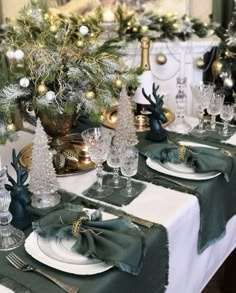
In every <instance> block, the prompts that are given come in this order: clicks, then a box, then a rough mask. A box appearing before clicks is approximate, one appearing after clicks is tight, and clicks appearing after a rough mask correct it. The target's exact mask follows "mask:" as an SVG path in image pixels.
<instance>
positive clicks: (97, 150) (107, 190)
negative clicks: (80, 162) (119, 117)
mask: <svg viewBox="0 0 236 293" xmlns="http://www.w3.org/2000/svg"><path fill="white" fill-rule="evenodd" d="M81 136H82V138H83V140H84V142H85V143H86V145H87V147H88V153H89V156H90V159H91V161H93V162H94V163H95V165H96V174H97V182H96V184H95V188H94V189H90V190H89V193H90V194H91V195H92V196H94V197H97V198H102V197H106V196H108V195H110V194H111V193H112V187H110V186H107V185H103V165H102V164H103V163H104V162H105V161H106V159H107V156H108V153H109V148H110V144H111V139H112V133H111V131H110V130H108V129H105V128H102V127H94V128H89V129H87V130H84V131H83V132H82V133H81Z"/></svg>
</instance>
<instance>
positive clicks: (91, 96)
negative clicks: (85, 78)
mask: <svg viewBox="0 0 236 293" xmlns="http://www.w3.org/2000/svg"><path fill="white" fill-rule="evenodd" d="M85 97H86V99H88V100H93V99H94V98H95V92H93V91H88V92H86V93H85Z"/></svg>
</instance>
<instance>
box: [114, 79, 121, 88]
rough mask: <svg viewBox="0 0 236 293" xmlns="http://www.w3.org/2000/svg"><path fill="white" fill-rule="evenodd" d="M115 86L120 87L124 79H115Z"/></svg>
mask: <svg viewBox="0 0 236 293" xmlns="http://www.w3.org/2000/svg"><path fill="white" fill-rule="evenodd" d="M115 86H116V87H117V88H118V89H120V88H121V87H122V80H121V79H119V78H118V79H117V80H115Z"/></svg>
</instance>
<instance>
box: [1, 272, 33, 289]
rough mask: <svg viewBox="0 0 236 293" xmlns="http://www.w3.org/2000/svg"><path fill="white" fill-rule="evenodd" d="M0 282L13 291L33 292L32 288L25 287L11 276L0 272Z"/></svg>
mask: <svg viewBox="0 0 236 293" xmlns="http://www.w3.org/2000/svg"><path fill="white" fill-rule="evenodd" d="M0 284H1V285H3V286H5V287H7V288H8V289H11V290H12V291H13V292H14V293H34V292H33V291H32V290H30V289H28V288H26V287H25V286H23V285H22V284H20V283H18V282H17V281H15V280H14V279H12V278H9V277H7V276H5V275H2V274H0Z"/></svg>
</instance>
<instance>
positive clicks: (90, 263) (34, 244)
mask: <svg viewBox="0 0 236 293" xmlns="http://www.w3.org/2000/svg"><path fill="white" fill-rule="evenodd" d="M74 241H75V240H66V239H63V240H60V239H57V238H53V239H50V240H49V239H48V238H42V237H40V236H39V235H38V234H37V233H36V232H32V233H31V234H30V235H29V236H28V238H27V239H26V241H25V250H26V252H27V253H28V254H30V255H31V256H32V257H33V258H35V259H36V260H38V261H39V262H41V263H44V264H46V265H48V266H50V267H53V268H54V269H58V270H60V271H63V272H67V273H71V274H76V275H94V274H98V273H102V272H105V271H107V270H109V269H110V268H111V267H112V266H110V265H107V264H106V263H105V262H103V261H101V260H98V259H93V258H87V257H85V256H83V255H81V254H78V253H77V252H73V251H70V247H71V246H72V245H73V242H74Z"/></svg>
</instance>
